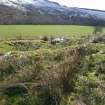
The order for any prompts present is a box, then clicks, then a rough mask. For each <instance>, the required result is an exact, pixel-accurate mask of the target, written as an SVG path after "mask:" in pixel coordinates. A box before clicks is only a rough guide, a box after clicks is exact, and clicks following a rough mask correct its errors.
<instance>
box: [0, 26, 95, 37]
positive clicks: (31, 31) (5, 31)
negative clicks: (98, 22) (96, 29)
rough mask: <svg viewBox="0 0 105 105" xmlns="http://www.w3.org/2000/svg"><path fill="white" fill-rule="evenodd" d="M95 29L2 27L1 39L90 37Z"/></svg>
mask: <svg viewBox="0 0 105 105" xmlns="http://www.w3.org/2000/svg"><path fill="white" fill-rule="evenodd" d="M92 32H93V27H89V26H76V25H75V26H73V25H0V38H1V39H2V38H14V37H17V36H22V37H26V36H27V37H30V38H31V37H33V36H34V37H37V36H45V35H48V36H52V35H55V36H64V35H65V36H76V37H77V36H82V35H88V34H89V35H90V34H91V33H92Z"/></svg>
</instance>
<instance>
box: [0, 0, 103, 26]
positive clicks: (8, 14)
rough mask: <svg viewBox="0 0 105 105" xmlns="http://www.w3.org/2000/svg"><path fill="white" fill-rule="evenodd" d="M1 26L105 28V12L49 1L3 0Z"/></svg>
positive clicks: (0, 9) (0, 13) (0, 6)
mask: <svg viewBox="0 0 105 105" xmlns="http://www.w3.org/2000/svg"><path fill="white" fill-rule="evenodd" d="M0 24H78V25H101V26H105V11H101V10H94V9H93V10H92V9H86V8H76V7H66V6H62V5H60V4H58V3H56V2H51V1H48V0H31V1H30V2H29V1H27V0H1V1H0Z"/></svg>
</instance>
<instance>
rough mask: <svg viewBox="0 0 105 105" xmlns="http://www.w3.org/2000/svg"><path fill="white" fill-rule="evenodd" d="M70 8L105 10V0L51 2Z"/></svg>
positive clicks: (62, 0)
mask: <svg viewBox="0 0 105 105" xmlns="http://www.w3.org/2000/svg"><path fill="white" fill-rule="evenodd" d="M50 1H55V2H58V3H60V4H62V5H66V6H69V7H80V8H90V9H100V10H105V0H50Z"/></svg>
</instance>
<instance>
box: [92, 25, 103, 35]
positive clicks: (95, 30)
mask: <svg viewBox="0 0 105 105" xmlns="http://www.w3.org/2000/svg"><path fill="white" fill-rule="evenodd" d="M102 32H103V27H102V26H95V27H94V30H93V34H97V33H102Z"/></svg>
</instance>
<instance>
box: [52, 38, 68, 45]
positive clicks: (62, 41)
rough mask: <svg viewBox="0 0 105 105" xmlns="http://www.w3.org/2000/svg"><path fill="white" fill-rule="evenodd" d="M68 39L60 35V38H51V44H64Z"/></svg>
mask: <svg viewBox="0 0 105 105" xmlns="http://www.w3.org/2000/svg"><path fill="white" fill-rule="evenodd" d="M68 41H69V39H67V38H64V37H61V38H55V39H52V40H51V44H65V43H66V42H68Z"/></svg>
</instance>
